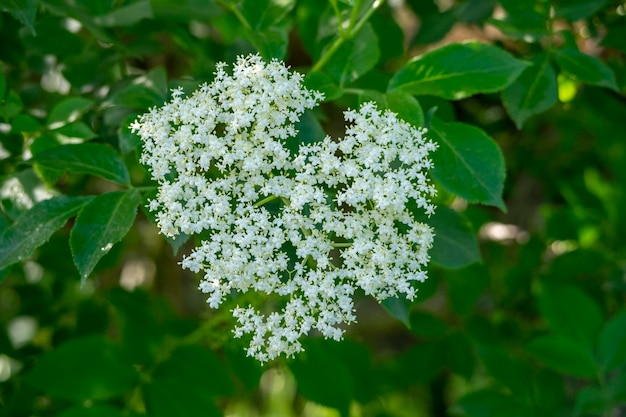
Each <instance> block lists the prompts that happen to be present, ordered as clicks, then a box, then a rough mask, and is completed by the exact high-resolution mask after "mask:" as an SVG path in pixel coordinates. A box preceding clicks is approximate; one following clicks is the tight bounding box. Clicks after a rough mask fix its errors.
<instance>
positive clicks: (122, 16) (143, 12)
mask: <svg viewBox="0 0 626 417" xmlns="http://www.w3.org/2000/svg"><path fill="white" fill-rule="evenodd" d="M143 19H152V6H151V5H150V0H140V1H136V2H133V3H130V4H128V5H126V6H121V7H118V8H116V9H114V10H112V11H110V12H109V13H106V14H104V15H101V16H97V17H95V18H94V22H95V23H96V24H98V25H100V26H105V27H114V26H130V25H134V24H135V23H137V22H139V21H140V20H143Z"/></svg>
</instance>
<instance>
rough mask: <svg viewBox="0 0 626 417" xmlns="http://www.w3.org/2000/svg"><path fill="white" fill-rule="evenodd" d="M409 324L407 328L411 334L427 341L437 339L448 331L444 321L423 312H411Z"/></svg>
mask: <svg viewBox="0 0 626 417" xmlns="http://www.w3.org/2000/svg"><path fill="white" fill-rule="evenodd" d="M418 296H419V293H418ZM409 322H410V326H407V327H409V328H410V329H411V332H413V333H414V334H416V335H418V336H421V337H424V338H428V339H438V338H440V337H442V336H444V335H445V334H446V333H447V331H448V326H447V325H446V322H445V321H443V320H441V319H440V318H439V317H437V316H435V315H433V314H431V313H427V312H425V311H419V310H416V311H413V312H412V313H411V316H410V318H409Z"/></svg>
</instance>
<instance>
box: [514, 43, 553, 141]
mask: <svg viewBox="0 0 626 417" xmlns="http://www.w3.org/2000/svg"><path fill="white" fill-rule="evenodd" d="M557 99H558V84H557V81H556V74H555V72H554V70H553V69H552V65H551V64H550V60H549V59H548V56H547V55H544V56H543V57H541V58H540V59H538V60H537V61H536V62H535V63H533V65H531V66H529V67H528V68H526V69H525V70H524V72H522V74H521V75H520V76H519V78H518V79H516V80H515V81H514V82H513V83H512V84H511V85H509V86H508V87H507V88H506V89H505V90H504V91H503V92H502V102H503V104H504V107H505V108H506V110H507V112H508V113H509V115H510V116H511V119H513V121H515V125H516V126H517V128H518V129H521V128H522V126H523V125H524V122H525V121H526V119H528V118H529V117H530V116H533V115H535V114H539V113H541V112H543V111H545V110H547V109H549V108H550V107H552V106H553V105H554V104H555V103H556V102H557Z"/></svg>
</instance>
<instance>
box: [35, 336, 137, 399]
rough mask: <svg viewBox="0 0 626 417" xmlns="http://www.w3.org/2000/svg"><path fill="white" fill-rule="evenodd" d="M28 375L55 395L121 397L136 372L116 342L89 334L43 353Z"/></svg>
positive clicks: (47, 391)
mask: <svg viewBox="0 0 626 417" xmlns="http://www.w3.org/2000/svg"><path fill="white" fill-rule="evenodd" d="M26 379H27V381H28V382H29V383H30V384H31V385H33V386H34V387H36V388H38V389H40V390H42V391H43V392H44V393H46V394H47V395H50V396H52V397H58V398H63V399H66V400H70V401H83V400H104V399H108V398H115V397H119V396H121V395H122V394H124V393H125V392H127V391H129V390H130V389H131V388H132V387H133V386H134V385H135V383H136V381H137V374H136V372H135V370H134V369H133V367H132V365H131V364H130V363H127V362H126V360H125V358H124V356H123V355H122V354H121V351H120V349H119V348H118V347H117V346H116V345H114V344H112V343H111V342H110V341H109V340H107V339H105V338H104V337H102V336H90V337H84V338H76V339H72V340H70V341H68V342H65V343H64V344H62V345H60V346H59V347H57V348H56V349H54V350H52V351H50V352H46V353H44V354H43V355H41V357H40V358H39V360H38V361H37V363H36V364H35V367H34V368H33V370H32V371H31V372H30V373H29V374H28V375H27V377H26Z"/></svg>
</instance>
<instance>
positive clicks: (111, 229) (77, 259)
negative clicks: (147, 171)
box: [70, 189, 141, 282]
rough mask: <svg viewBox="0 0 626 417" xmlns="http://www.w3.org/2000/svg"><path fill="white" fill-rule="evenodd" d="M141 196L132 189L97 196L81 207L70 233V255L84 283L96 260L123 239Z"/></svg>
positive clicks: (133, 217)
mask: <svg viewBox="0 0 626 417" xmlns="http://www.w3.org/2000/svg"><path fill="white" fill-rule="evenodd" d="M140 202H141V194H140V193H139V191H137V190H136V189H132V190H128V191H117V192H111V193H106V194H101V195H99V196H97V197H96V198H94V199H93V200H92V201H91V202H90V203H89V204H88V205H86V206H85V207H83V209H82V211H81V212H80V213H79V215H78V217H77V218H76V223H75V224H74V228H73V229H72V233H71V234H70V247H71V248H72V256H73V257H74V263H75V264H76V266H77V268H78V271H79V272H80V276H81V281H82V282H84V281H85V280H86V279H87V277H88V276H89V274H90V273H91V271H93V268H94V267H95V266H96V264H97V263H98V261H99V260H100V258H102V257H103V256H104V255H105V254H106V253H107V252H108V251H109V250H111V247H113V244H115V243H117V242H119V241H120V240H122V238H124V236H126V233H128V230H130V227H131V226H132V225H133V222H134V221H135V215H136V213H137V206H138V205H139V203H140Z"/></svg>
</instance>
